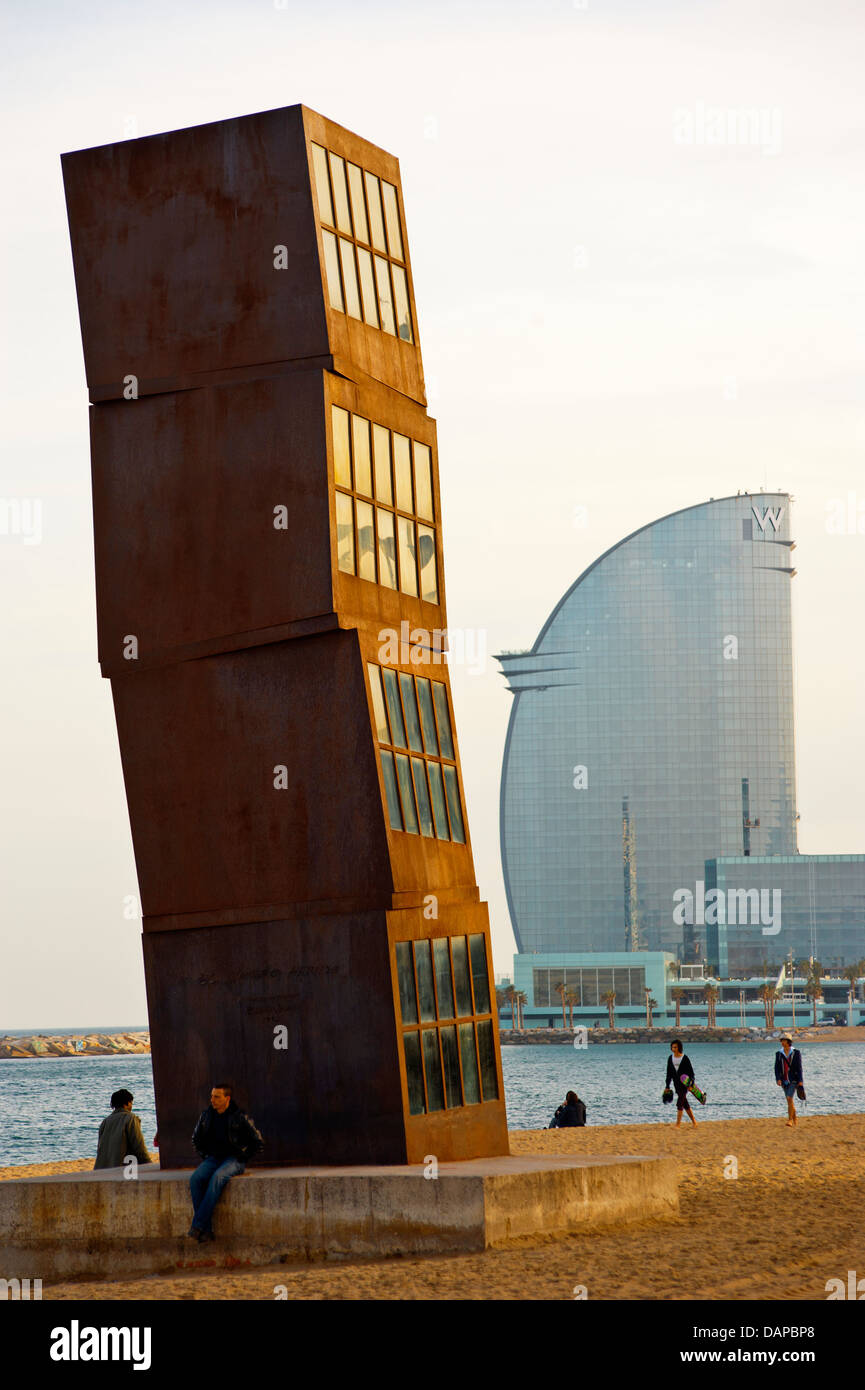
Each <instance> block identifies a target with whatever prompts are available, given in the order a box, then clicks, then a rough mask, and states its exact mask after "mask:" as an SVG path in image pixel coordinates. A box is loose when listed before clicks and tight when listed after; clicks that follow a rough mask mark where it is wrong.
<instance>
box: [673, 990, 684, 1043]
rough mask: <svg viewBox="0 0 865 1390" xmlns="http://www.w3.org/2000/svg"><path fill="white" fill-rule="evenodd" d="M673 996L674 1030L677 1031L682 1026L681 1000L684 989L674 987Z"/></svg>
mask: <svg viewBox="0 0 865 1390" xmlns="http://www.w3.org/2000/svg"><path fill="white" fill-rule="evenodd" d="M673 998H674V999H675V1001H676V1032H677V1033H678V1031H679V1029H680V1028H681V1026H682V1000H683V999H684V998H685V991H684V990H683V989H674V990H673Z"/></svg>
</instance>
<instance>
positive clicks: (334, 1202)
mask: <svg viewBox="0 0 865 1390" xmlns="http://www.w3.org/2000/svg"><path fill="white" fill-rule="evenodd" d="M433 1171H434V1164H433V1163H428V1164H427V1166H426V1169H425V1168H424V1165H422V1164H415V1165H412V1166H407V1167H396V1166H394V1167H354V1168H269V1169H267V1168H254V1169H251V1170H249V1171H247V1172H246V1173H244V1174H242V1175H241V1176H240V1177H236V1178H233V1179H232V1180H231V1182H230V1183H229V1184H228V1187H227V1188H226V1190H225V1192H224V1193H223V1197H222V1200H221V1202H220V1203H219V1206H218V1207H217V1209H216V1214H215V1217H214V1223H213V1224H214V1231H215V1233H216V1240H215V1241H214V1242H211V1243H208V1244H205V1245H198V1244H196V1243H195V1242H194V1241H193V1240H191V1239H189V1237H187V1235H186V1232H187V1230H188V1229H189V1223H190V1220H191V1216H192V1206H191V1202H190V1197H189V1172H190V1170H174V1171H167V1172H162V1171H160V1169H159V1168H158V1167H157V1166H156V1165H154V1166H153V1167H152V1168H150V1169H148V1167H145V1166H142V1167H141V1168H140V1169H139V1172H138V1177H137V1178H136V1179H131V1180H130V1179H127V1178H125V1177H124V1175H123V1171H122V1170H121V1169H102V1170H100V1171H99V1172H90V1173H71V1174H62V1175H58V1176H56V1177H40V1178H25V1179H21V1180H10V1181H6V1182H2V1183H0V1272H2V1274H3V1276H4V1277H5V1278H6V1279H13V1278H18V1279H24V1278H37V1279H42V1281H43V1285H46V1284H48V1283H49V1282H50V1281H51V1280H60V1279H73V1278H79V1277H100V1278H103V1279H104V1278H108V1279H121V1278H126V1277H128V1276H130V1275H133V1274H155V1273H161V1272H167V1271H171V1270H181V1269H196V1268H212V1267H215V1268H218V1267H226V1266H231V1267H237V1266H238V1265H251V1266H252V1265H269V1264H278V1263H293V1262H297V1261H307V1260H319V1259H339V1258H341V1259H350V1258H369V1257H370V1256H388V1255H407V1254H412V1255H418V1254H429V1255H432V1254H443V1253H448V1252H456V1251H470V1250H475V1251H476V1250H483V1249H485V1248H487V1247H488V1246H492V1245H500V1244H503V1243H506V1242H507V1241H509V1240H513V1239H517V1238H520V1237H525V1236H533V1235H546V1234H548V1233H551V1232H555V1233H559V1234H561V1233H566V1232H569V1231H589V1230H593V1229H600V1228H606V1227H610V1226H618V1225H625V1224H627V1223H628V1222H633V1221H643V1220H646V1219H651V1218H656V1219H657V1218H664V1217H674V1216H676V1215H677V1214H678V1210H679V1198H678V1189H677V1186H676V1181H675V1164H674V1161H673V1159H671V1158H663V1157H656V1156H655V1157H640V1156H626V1157H601V1156H593V1157H591V1158H577V1157H574V1156H570V1155H568V1156H565V1155H537V1156H534V1155H531V1156H529V1155H520V1156H513V1155H511V1156H507V1157H502V1158H486V1159H471V1160H466V1161H464V1162H458V1163H457V1162H454V1163H440V1164H438V1165H437V1176H433V1175H432V1174H433Z"/></svg>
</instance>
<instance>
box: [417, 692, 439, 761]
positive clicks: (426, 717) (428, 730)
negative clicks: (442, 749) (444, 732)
mask: <svg viewBox="0 0 865 1390" xmlns="http://www.w3.org/2000/svg"><path fill="white" fill-rule="evenodd" d="M416 684H417V699H418V705H419V706H420V723H421V730H422V732H423V751H424V752H425V753H430V754H432V756H433V757H436V756H437V754H438V751H439V745H438V739H437V737H436V721H435V715H434V714H433V703H432V691H431V690H430V683H429V681H428V680H427V679H426V677H425V676H418V677H417V682H416Z"/></svg>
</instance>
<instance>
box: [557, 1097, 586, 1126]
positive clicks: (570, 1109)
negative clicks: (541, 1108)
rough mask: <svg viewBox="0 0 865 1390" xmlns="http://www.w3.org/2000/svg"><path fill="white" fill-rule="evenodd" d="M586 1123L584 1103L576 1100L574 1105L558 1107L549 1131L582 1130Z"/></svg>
mask: <svg viewBox="0 0 865 1390" xmlns="http://www.w3.org/2000/svg"><path fill="white" fill-rule="evenodd" d="M585 1123H586V1107H585V1103H584V1102H583V1101H581V1100H578V1101H577V1103H576V1105H572V1104H570V1103H568V1104H567V1105H560V1106H559V1108H558V1110H557V1111H556V1113H555V1115H554V1116H553V1118H552V1120H551V1121H550V1129H582V1127H583V1125H584V1124H585Z"/></svg>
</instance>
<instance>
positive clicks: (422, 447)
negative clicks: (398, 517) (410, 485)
mask: <svg viewBox="0 0 865 1390" xmlns="http://www.w3.org/2000/svg"><path fill="white" fill-rule="evenodd" d="M414 495H415V504H416V509H417V514H418V516H422V517H423V519H424V521H433V520H434V519H435V518H434V517H433V500H432V454H431V450H430V447H429V445H428V444H418V442H417V440H415V442H414Z"/></svg>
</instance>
